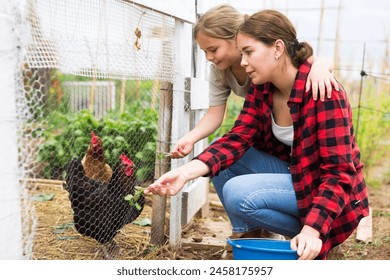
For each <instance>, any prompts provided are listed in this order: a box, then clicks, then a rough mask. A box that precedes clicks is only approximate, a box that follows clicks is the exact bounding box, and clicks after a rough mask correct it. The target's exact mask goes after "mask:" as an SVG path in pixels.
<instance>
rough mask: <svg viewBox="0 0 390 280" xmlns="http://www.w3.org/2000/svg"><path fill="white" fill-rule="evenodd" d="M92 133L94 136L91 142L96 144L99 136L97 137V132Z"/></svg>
mask: <svg viewBox="0 0 390 280" xmlns="http://www.w3.org/2000/svg"><path fill="white" fill-rule="evenodd" d="M91 135H92V138H91V142H92V143H93V144H96V143H97V141H98V140H97V137H96V134H95V132H93V131H92V132H91Z"/></svg>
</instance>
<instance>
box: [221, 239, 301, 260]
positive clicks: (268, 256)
mask: <svg viewBox="0 0 390 280" xmlns="http://www.w3.org/2000/svg"><path fill="white" fill-rule="evenodd" d="M228 243H229V245H230V246H232V248H233V259H235V260H296V259H298V255H297V251H296V250H292V249H291V248H290V241H287V240H274V239H264V238H242V239H230V238H229V239H228Z"/></svg>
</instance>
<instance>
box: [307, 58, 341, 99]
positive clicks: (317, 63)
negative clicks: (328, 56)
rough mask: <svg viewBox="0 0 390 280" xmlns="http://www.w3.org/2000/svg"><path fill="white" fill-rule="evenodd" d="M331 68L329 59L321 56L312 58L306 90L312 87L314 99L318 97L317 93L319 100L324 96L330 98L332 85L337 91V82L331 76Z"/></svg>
mask: <svg viewBox="0 0 390 280" xmlns="http://www.w3.org/2000/svg"><path fill="white" fill-rule="evenodd" d="M332 69H333V67H332V66H331V64H330V62H329V61H327V60H325V59H323V58H316V59H315V60H314V62H313V65H312V67H311V70H310V72H309V75H308V77H307V81H306V91H309V90H310V88H311V89H312V93H313V99H314V100H317V99H318V94H319V95H320V100H321V101H324V100H325V96H326V97H327V98H331V97H332V87H333V88H334V89H335V90H336V91H339V84H338V83H337V81H336V79H335V78H334V76H333V73H332Z"/></svg>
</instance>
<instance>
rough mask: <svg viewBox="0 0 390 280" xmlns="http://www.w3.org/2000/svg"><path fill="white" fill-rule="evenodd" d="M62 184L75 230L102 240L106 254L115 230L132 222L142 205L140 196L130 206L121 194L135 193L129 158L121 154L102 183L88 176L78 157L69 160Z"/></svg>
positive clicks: (132, 168) (139, 212)
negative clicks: (66, 188)
mask: <svg viewBox="0 0 390 280" xmlns="http://www.w3.org/2000/svg"><path fill="white" fill-rule="evenodd" d="M66 184H67V186H68V191H69V199H70V202H71V207H72V209H73V220H74V225H75V228H76V230H77V231H78V232H79V233H80V234H82V235H84V236H89V237H92V238H94V239H95V240H97V241H98V242H99V243H100V244H103V247H102V249H103V252H104V254H105V257H106V258H111V256H110V254H109V253H108V251H109V250H110V248H112V247H115V242H114V241H113V239H114V237H115V236H116V234H117V232H118V231H119V230H120V229H121V228H122V227H124V226H125V225H126V224H129V223H131V222H133V221H134V220H135V219H137V217H138V216H139V215H140V214H141V212H142V210H143V208H144V196H143V195H142V196H141V197H140V198H139V200H138V201H137V206H138V207H135V206H132V205H130V204H129V202H128V201H126V200H125V197H126V196H127V195H128V194H135V192H136V179H135V174H134V164H133V162H132V161H131V160H130V159H129V158H128V157H127V156H126V155H124V154H122V155H121V156H120V160H119V162H118V163H117V164H116V165H115V167H114V169H113V173H112V177H111V180H110V181H109V182H106V183H102V182H99V181H97V180H94V179H91V178H88V177H87V176H86V174H85V171H84V168H83V165H82V163H81V161H80V160H77V159H74V160H71V161H70V162H69V164H68V167H67V175H66Z"/></svg>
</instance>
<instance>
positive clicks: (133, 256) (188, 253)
mask: <svg viewBox="0 0 390 280" xmlns="http://www.w3.org/2000/svg"><path fill="white" fill-rule="evenodd" d="M386 168H387V169H388V165H387V166H386V165H385V166H384V167H382V168H381V170H380V171H381V172H383V170H384V169H386ZM378 172H379V170H378ZM387 178H388V175H387ZM31 192H32V195H33V196H34V197H48V198H49V199H42V200H37V201H35V202H34V206H35V215H36V217H37V227H36V234H35V237H34V244H33V259H38V260H99V259H107V256H106V255H104V254H103V250H102V247H101V245H100V244H98V243H97V242H96V241H95V240H93V239H92V238H89V237H84V236H81V235H80V234H79V233H78V232H77V231H76V230H75V228H74V226H73V223H72V222H73V218H72V209H71V207H70V202H69V199H68V196H67V192H66V191H65V190H63V189H62V187H61V185H59V184H45V183H40V184H38V185H35V186H34V188H33V190H32V191H31ZM369 196H370V205H371V207H372V210H373V211H372V219H373V223H372V224H373V236H372V241H371V242H368V243H364V242H361V241H357V240H356V232H355V233H354V234H353V235H352V236H351V237H350V238H349V239H348V240H347V241H346V242H345V243H344V244H342V246H341V249H342V252H341V253H340V254H338V256H337V259H343V260H389V259H390V182H386V181H384V182H383V183H382V184H381V186H380V187H375V188H374V187H371V186H369ZM151 205H152V201H151V198H150V197H148V199H147V203H146V206H145V209H144V211H143V212H142V214H141V215H140V217H139V218H138V219H137V220H136V221H140V220H144V219H145V218H149V219H151V213H152V207H151ZM150 231H151V227H150V225H146V226H141V225H136V224H130V225H127V226H125V227H124V228H123V229H122V230H120V231H119V232H118V234H117V236H116V237H115V242H116V244H117V246H116V247H115V250H112V251H111V254H110V258H113V259H123V260H139V259H144V260H151V259H153V260H175V259H176V260H218V259H221V256H222V253H223V251H224V245H225V244H226V240H227V237H228V236H229V235H230V233H231V228H230V224H229V222H228V219H227V217H226V214H225V213H224V211H223V209H222V208H221V207H220V206H219V205H218V198H217V196H216V195H215V193H213V192H210V212H209V215H208V216H207V217H206V218H198V217H196V218H194V219H193V221H192V222H191V223H190V224H189V225H187V226H185V227H184V228H183V232H182V246H181V247H180V248H178V249H176V250H173V249H172V248H171V247H170V246H169V245H167V244H165V245H161V246H154V245H151V244H150Z"/></svg>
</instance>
